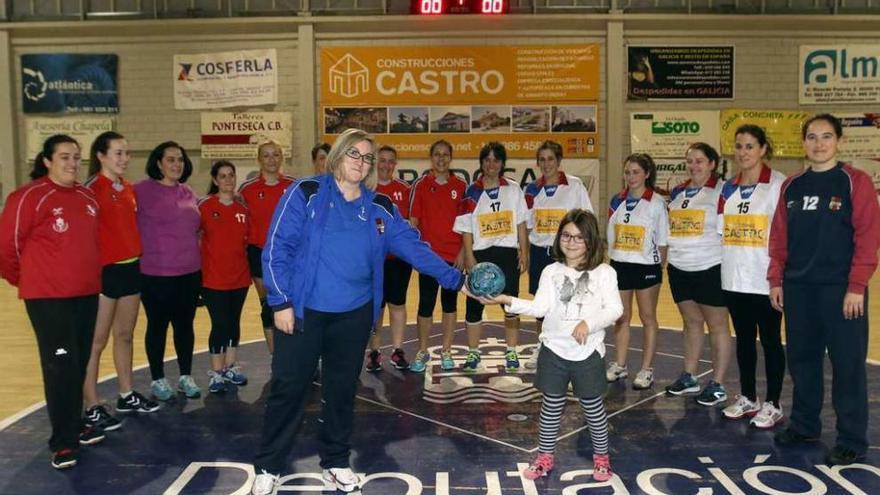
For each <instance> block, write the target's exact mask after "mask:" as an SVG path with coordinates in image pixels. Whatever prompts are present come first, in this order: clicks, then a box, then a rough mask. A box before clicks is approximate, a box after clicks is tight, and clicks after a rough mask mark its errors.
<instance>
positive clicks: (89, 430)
mask: <svg viewBox="0 0 880 495" xmlns="http://www.w3.org/2000/svg"><path fill="white" fill-rule="evenodd" d="M103 441H104V430H102V429H101V428H99V427H95V426H90V425H89V424H88V423H86V422H85V421H83V427H82V430H80V432H79V444H80V445H95V444H98V443H101V442H103Z"/></svg>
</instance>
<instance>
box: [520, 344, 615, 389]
mask: <svg viewBox="0 0 880 495" xmlns="http://www.w3.org/2000/svg"><path fill="white" fill-rule="evenodd" d="M569 383H571V391H572V393H573V394H574V396H575V397H577V398H579V399H592V398H593V397H601V396H602V395H605V391H606V390H607V389H608V380H607V379H606V378H605V358H603V357H602V356H600V355H599V353H598V352H593V353H592V354H590V357H588V358H587V359H584V360H583V361H569V360H567V359H562V358H561V357H559V356H558V355H557V354H556V353H555V352H553V351H551V350H550V348H549V347H547V346H546V345H542V346H541V351H540V353H539V354H538V370H537V373H536V375H535V388H536V389H538V390H540V391H541V392H542V393H545V394H547V395H556V396H563V395H565V394H567V393H568V384H569Z"/></svg>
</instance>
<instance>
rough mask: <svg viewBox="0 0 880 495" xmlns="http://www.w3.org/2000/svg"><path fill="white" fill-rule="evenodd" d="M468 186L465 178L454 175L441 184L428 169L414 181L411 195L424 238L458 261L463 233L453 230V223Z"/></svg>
mask: <svg viewBox="0 0 880 495" xmlns="http://www.w3.org/2000/svg"><path fill="white" fill-rule="evenodd" d="M465 188H467V185H466V184H465V183H464V181H463V180H461V179H459V178H458V177H456V176H454V175H452V174H450V175H449V179H448V180H447V181H446V183H445V184H440V183H438V182H437V179H436V178H434V174H432V173H430V172H428V173H427V174H426V175H423V176H422V177H421V178H419V179H418V180H416V181H415V183H413V187H412V194H411V195H410V202H409V215H410V217H412V218H417V219H418V221H419V231H420V232H421V233H422V240H423V241H425V242H427V243H428V244H429V245H430V246H431V249H433V250H434V252H435V253H437V255H439V256H440V257H441V258H443V259H444V260H446V261H450V262H453V261H455V258H456V257H457V256H458V251H459V250H460V249H461V234H457V233H455V232H453V231H452V226H453V225H454V224H455V217H456V216H457V215H458V209H459V203H461V201H462V200H463V199H464V190H465Z"/></svg>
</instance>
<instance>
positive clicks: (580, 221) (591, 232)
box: [552, 208, 605, 271]
mask: <svg viewBox="0 0 880 495" xmlns="http://www.w3.org/2000/svg"><path fill="white" fill-rule="evenodd" d="M570 223H573V224H574V225H575V227H577V228H578V230H580V231H581V235H582V236H583V237H584V244H585V245H586V247H587V256H586V257H585V258H584V261H583V262H582V263H581V264H580V265H578V266H577V267H575V270H578V271H585V270H592V269H593V268H596V267H597V266H599V265H600V264H601V263H602V261H603V260H604V259H605V243H604V242H603V241H602V237H601V236H600V235H599V220H597V219H596V215H594V214H592V213H590V212H589V211H587V210H582V209H580V208H575V209H574V210H571V211H569V212H568V213H566V214H565V216H564V217H562V221H561V222H559V229H558V230H557V231H556V238H555V239H553V251H552V254H553V259H555V260H556V261H558V262H560V263H565V254H564V253H563V252H562V248H561V247H560V237H562V229H564V228H565V226H566V225H568V224H570Z"/></svg>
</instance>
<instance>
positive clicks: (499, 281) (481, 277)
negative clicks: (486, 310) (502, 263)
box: [468, 262, 505, 297]
mask: <svg viewBox="0 0 880 495" xmlns="http://www.w3.org/2000/svg"><path fill="white" fill-rule="evenodd" d="M504 284H505V280H504V272H502V271H501V268H499V267H498V265H496V264H495V263H489V262H483V263H477V264H476V265H474V267H473V269H471V271H470V273H469V274H468V290H469V291H471V294H473V295H475V296H477V297H495V296H497V295H498V294H501V292H502V291H503V290H504Z"/></svg>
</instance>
